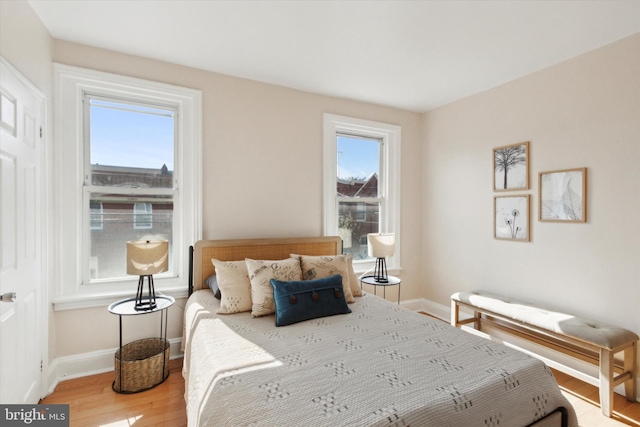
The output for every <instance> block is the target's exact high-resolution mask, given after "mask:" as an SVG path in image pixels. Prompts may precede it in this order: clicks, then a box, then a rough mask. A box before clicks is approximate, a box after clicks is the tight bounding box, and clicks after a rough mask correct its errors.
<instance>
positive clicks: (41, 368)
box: [40, 359, 44, 372]
mask: <svg viewBox="0 0 640 427" xmlns="http://www.w3.org/2000/svg"><path fill="white" fill-rule="evenodd" d="M43 369H44V362H43V361H42V359H40V372H42V370H43Z"/></svg>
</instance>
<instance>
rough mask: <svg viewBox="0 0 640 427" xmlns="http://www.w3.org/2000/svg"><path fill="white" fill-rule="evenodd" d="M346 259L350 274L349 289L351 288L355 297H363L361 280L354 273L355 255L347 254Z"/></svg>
mask: <svg viewBox="0 0 640 427" xmlns="http://www.w3.org/2000/svg"><path fill="white" fill-rule="evenodd" d="M344 259H345V260H346V261H347V271H348V273H349V287H350V288H351V294H352V295H353V296H354V297H361V296H362V295H363V294H362V288H361V287H360V278H359V277H358V275H357V274H356V273H355V271H353V255H351V254H345V256H344Z"/></svg>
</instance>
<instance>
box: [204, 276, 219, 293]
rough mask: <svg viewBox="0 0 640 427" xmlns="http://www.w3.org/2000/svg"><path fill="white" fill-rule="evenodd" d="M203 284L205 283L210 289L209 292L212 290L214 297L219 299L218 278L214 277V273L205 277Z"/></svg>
mask: <svg viewBox="0 0 640 427" xmlns="http://www.w3.org/2000/svg"><path fill="white" fill-rule="evenodd" d="M204 284H205V285H207V286H208V287H209V289H211V292H213V296H214V297H216V298H217V299H220V288H219V287H218V278H217V277H216V275H215V274H212V275H211V276H209V277H207V278H206V279H205V281H204Z"/></svg>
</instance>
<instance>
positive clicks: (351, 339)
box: [183, 237, 578, 427]
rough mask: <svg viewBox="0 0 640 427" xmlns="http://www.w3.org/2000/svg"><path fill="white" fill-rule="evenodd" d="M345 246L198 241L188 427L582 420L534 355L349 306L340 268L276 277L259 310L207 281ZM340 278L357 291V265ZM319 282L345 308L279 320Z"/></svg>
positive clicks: (381, 305) (187, 346) (383, 305)
mask: <svg viewBox="0 0 640 427" xmlns="http://www.w3.org/2000/svg"><path fill="white" fill-rule="evenodd" d="M340 253H341V240H340V238H339V237H314V238H295V239H257V240H246V239H243V240H218V241H211V240H208V241H199V242H197V243H196V245H195V246H194V250H193V257H192V259H193V269H192V271H193V277H192V278H191V280H190V281H191V284H190V292H192V293H191V296H190V297H189V299H188V301H187V304H186V306H185V322H184V336H183V350H184V353H185V358H184V364H183V366H184V367H183V375H184V378H185V382H186V387H185V400H186V402H187V417H188V425H189V426H190V427H196V426H197V427H201V426H305V427H306V426H314V427H318V426H332V427H334V426H434V427H447V426H455V427H460V426H534V425H535V426H537V427H543V426H570V427H577V426H578V423H577V419H576V415H575V411H574V410H573V408H572V407H571V405H570V403H569V402H568V401H567V399H566V398H565V397H564V396H563V395H562V393H561V391H560V389H559V387H558V385H557V383H556V381H555V379H554V377H553V374H552V373H551V371H550V370H549V368H548V367H547V366H546V365H545V364H544V363H542V362H541V361H539V360H537V359H535V358H533V357H530V356H528V355H526V354H524V353H521V352H518V351H516V350H514V349H510V348H507V347H505V346H503V345H501V344H499V343H496V342H493V341H490V340H486V339H483V338H480V337H477V336H475V335H472V334H469V333H467V332H464V331H461V330H458V329H456V328H454V327H452V326H451V325H449V323H447V322H444V321H441V320H438V319H434V318H432V317H429V316H425V315H423V314H419V313H415V312H412V311H409V310H407V309H404V308H402V306H399V305H398V304H394V303H391V302H389V301H386V300H384V299H382V298H379V297H377V296H374V295H372V294H369V293H366V292H363V293H362V294H361V296H355V297H353V298H352V299H351V300H352V301H353V302H351V303H346V300H347V298H346V296H344V295H343V297H341V298H339V297H338V294H342V292H340V290H341V289H339V288H335V275H331V276H329V277H324V278H322V277H317V276H318V275H315V276H313V277H304V274H305V273H306V272H308V270H305V267H304V266H303V268H302V269H301V270H302V272H303V279H309V280H308V281H307V282H305V281H304V280H300V281H297V280H292V281H283V280H279V279H277V278H276V279H275V280H274V281H272V282H271V283H272V287H273V289H272V291H273V295H272V297H273V298H274V299H275V300H276V304H275V308H274V310H275V313H272V314H261V315H259V316H256V315H255V312H254V309H256V307H257V308H258V310H263V309H264V308H265V307H267V306H269V304H262V301H260V304H257V305H256V301H253V305H252V309H250V310H246V309H245V310H244V311H239V312H234V313H227V314H222V313H220V311H224V310H225V308H224V307H225V306H226V305H227V304H228V301H226V299H225V297H224V293H225V292H224V290H223V291H222V294H223V295H222V299H221V300H218V299H217V298H216V297H215V295H214V292H213V291H212V289H210V288H209V286H208V285H207V283H210V281H211V278H212V277H216V276H217V277H218V278H219V279H223V277H222V274H223V272H224V271H225V270H224V268H226V267H223V264H222V263H226V264H225V265H232V264H233V265H235V266H238V265H239V266H242V263H240V261H245V260H246V259H248V261H246V262H247V265H248V266H249V265H253V264H249V261H251V262H253V261H255V262H261V261H264V260H268V261H272V260H288V259H291V258H293V259H296V260H299V261H300V262H304V260H307V262H308V260H316V259H320V258H323V259H324V258H327V259H331V260H333V259H342V258H340V257H341V256H340V255H339V254H340ZM292 255H294V256H293V257H292ZM212 259H214V260H216V263H217V264H216V265H214V263H213V262H212ZM347 259H348V257H347ZM234 261H236V263H233V262H234ZM283 262H284V261H283ZM287 262H289V261H287ZM336 262H337V261H336ZM344 262H345V263H346V264H347V265H349V263H348V262H347V261H344ZM258 265H262V264H258ZM265 265H269V263H265ZM307 265H309V264H307ZM216 268H218V270H216ZM274 268H275V267H274ZM262 270H264V269H262V268H257V267H256V268H254V269H253V270H252V268H248V271H253V272H257V271H262ZM314 271H315V270H314ZM327 274H328V273H327ZM341 274H342V273H341ZM214 275H215V276H214ZM248 275H249V276H251V273H248ZM347 276H348V277H347ZM338 277H340V275H338ZM342 277H344V280H343V282H342V283H343V284H344V285H345V288H344V289H342V290H344V292H345V293H347V292H348V290H347V289H346V282H347V281H351V286H352V287H353V290H354V292H353V293H356V292H355V289H356V286H354V285H355V284H354V283H353V280H357V278H356V279H354V275H353V271H352V270H350V269H349V268H348V269H347V272H346V275H344V276H342ZM251 278H252V277H251ZM207 279H208V280H207ZM300 282H304V283H302V284H301V283H300ZM325 283H331V284H332V286H334V288H335V292H334V294H335V298H336V301H339V302H338V303H336V305H337V306H339V307H340V309H341V310H343V311H341V312H339V313H340V314H329V315H328V314H326V313H321V315H320V316H313V317H312V318H309V319H307V320H302V321H298V320H296V321H295V322H293V323H291V324H287V325H286V326H275V323H276V322H278V321H279V320H282V319H283V318H285V315H284V314H282V313H285V311H283V310H282V309H283V308H284V307H285V303H286V304H289V303H291V304H293V302H292V301H293V299H291V296H288V297H287V298H289V299H287V300H285V299H283V298H281V297H283V295H285V294H283V293H282V290H283V289H286V290H290V289H299V287H296V286H302V285H305V286H308V287H309V288H314V289H315V288H317V289H318V290H319V291H318V292H320V295H321V296H322V298H324V296H325V294H326V295H329V294H328V291H327V292H325V287H323V286H324V284H325ZM220 284H222V283H220ZM251 284H252V285H253V284H254V283H251ZM294 285H295V286H294ZM291 286H293V287H291ZM358 286H359V285H358ZM220 288H221V289H222V288H223V287H222V286H220ZM224 289H229V288H226V287H225V288H224ZM327 289H328V288H327ZM243 292H246V290H244V291H243ZM332 292H333V291H332ZM231 293H232V292H229V294H231ZM252 296H255V294H252ZM300 298H302V296H301V297H300ZM332 298H333V297H332ZM278 301H281V302H280V303H278ZM282 301H284V302H282ZM305 301H306V300H305ZM321 301H324V299H321ZM342 301H344V304H343V302H342ZM296 304H297V300H296ZM326 304H327V306H331V305H332V304H333V302H330V303H326ZM344 306H346V307H348V311H349V312H345V311H344ZM234 307H235V306H234ZM287 307H288V306H287ZM245 308H246V306H245ZM331 310H333V308H332V309H331ZM304 311H305V313H308V312H309V311H308V310H306V309H305V310H304ZM298 314H299V313H298ZM303 315H308V314H304V313H303Z"/></svg>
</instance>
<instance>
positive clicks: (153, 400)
mask: <svg viewBox="0 0 640 427" xmlns="http://www.w3.org/2000/svg"><path fill="white" fill-rule="evenodd" d="M170 369H171V373H170V374H169V378H167V380H166V381H165V382H164V383H162V384H160V385H159V386H157V387H156V388H154V389H151V390H148V391H145V392H142V393H137V394H118V393H115V392H114V391H113V390H112V389H111V383H112V382H113V372H107V373H104V374H99V375H92V376H89V377H83V378H77V379H73V380H68V381H63V382H61V383H60V384H58V387H56V390H55V391H54V393H53V394H51V395H50V396H48V397H46V398H45V399H43V400H42V401H41V402H40V403H42V404H47V403H51V404H53V403H66V404H69V405H70V417H71V423H70V425H71V427H129V426H132V427H145V426H167V427H182V426H186V425H187V416H186V412H185V403H184V379H183V378H182V373H181V369H182V359H178V360H172V361H171V363H170ZM554 373H555V375H556V378H557V379H558V383H559V384H560V387H561V388H562V390H563V393H564V394H565V396H567V398H568V399H569V401H570V402H571V404H572V405H573V406H574V408H575V409H576V412H577V414H578V421H579V423H580V426H581V427H601V426H602V427H609V426H610V427H621V426H625V425H630V426H636V427H640V403H631V402H629V401H627V400H626V399H625V398H624V397H622V396H619V395H617V394H616V395H615V397H614V404H613V408H614V416H613V417H612V418H606V417H604V416H603V415H602V413H601V412H600V407H599V406H598V403H597V402H598V389H597V388H596V387H594V386H592V385H589V384H587V383H585V382H582V381H580V380H577V379H575V378H573V377H570V376H568V375H566V374H563V373H561V372H558V371H554ZM291 427H297V426H291ZM461 427H462V426H461Z"/></svg>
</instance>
